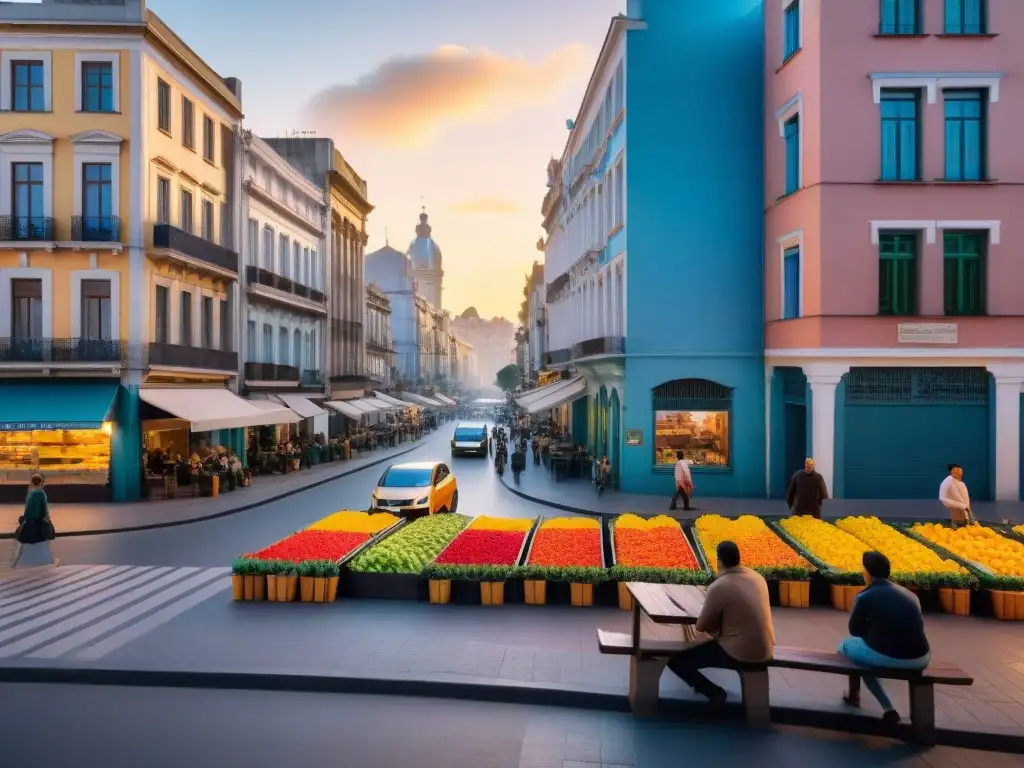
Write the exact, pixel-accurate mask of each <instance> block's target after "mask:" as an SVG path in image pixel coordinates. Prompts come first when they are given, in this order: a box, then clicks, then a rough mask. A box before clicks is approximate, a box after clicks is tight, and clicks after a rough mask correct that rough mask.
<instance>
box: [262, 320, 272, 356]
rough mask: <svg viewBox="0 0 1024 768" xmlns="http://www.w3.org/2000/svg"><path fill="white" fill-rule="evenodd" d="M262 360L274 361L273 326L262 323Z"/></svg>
mask: <svg viewBox="0 0 1024 768" xmlns="http://www.w3.org/2000/svg"><path fill="white" fill-rule="evenodd" d="M263 362H264V363H272V362H274V326H272V325H271V324H270V323H264V324H263Z"/></svg>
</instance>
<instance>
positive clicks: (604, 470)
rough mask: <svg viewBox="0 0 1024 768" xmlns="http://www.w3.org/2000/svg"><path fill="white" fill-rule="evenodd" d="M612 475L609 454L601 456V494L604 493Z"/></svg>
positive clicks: (598, 487)
mask: <svg viewBox="0 0 1024 768" xmlns="http://www.w3.org/2000/svg"><path fill="white" fill-rule="evenodd" d="M611 477H612V463H611V462H610V461H608V457H607V456H603V457H601V460H600V461H599V462H598V463H597V494H598V496H601V495H603V494H604V491H605V488H607V487H608V484H609V482H610V481H611Z"/></svg>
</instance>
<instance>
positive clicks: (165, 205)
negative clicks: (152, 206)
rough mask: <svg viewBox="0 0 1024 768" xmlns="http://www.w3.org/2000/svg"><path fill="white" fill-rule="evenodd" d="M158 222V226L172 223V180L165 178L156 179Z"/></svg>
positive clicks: (158, 177)
mask: <svg viewBox="0 0 1024 768" xmlns="http://www.w3.org/2000/svg"><path fill="white" fill-rule="evenodd" d="M156 221H157V224H170V223H171V180H170V179H165V178H164V177H163V176H157V179H156Z"/></svg>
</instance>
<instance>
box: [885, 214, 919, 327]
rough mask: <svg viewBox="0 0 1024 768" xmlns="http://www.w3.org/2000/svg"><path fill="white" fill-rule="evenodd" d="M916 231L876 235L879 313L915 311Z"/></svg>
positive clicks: (910, 313) (901, 313) (914, 313)
mask: <svg viewBox="0 0 1024 768" xmlns="http://www.w3.org/2000/svg"><path fill="white" fill-rule="evenodd" d="M917 239H918V238H917V234H916V233H913V232H882V233H879V235H878V314H880V315H916V314H917Z"/></svg>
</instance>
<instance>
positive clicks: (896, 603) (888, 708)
mask: <svg viewBox="0 0 1024 768" xmlns="http://www.w3.org/2000/svg"><path fill="white" fill-rule="evenodd" d="M861 563H862V564H863V566H864V583H865V584H867V586H866V587H865V588H864V590H863V591H862V592H861V593H860V594H858V595H857V597H855V598H854V600H853V610H852V611H851V613H850V635H851V636H850V637H848V638H846V639H845V640H843V641H842V642H841V643H840V644H839V647H838V648H837V649H836V650H837V651H838V652H839V653H841V654H842V655H843V656H845V657H846V658H848V659H849V660H850V661H852V662H854V663H855V664H860V665H861V666H864V667H876V668H879V669H924V668H925V667H927V666H928V662H929V661H931V648H930V647H929V645H928V638H927V637H926V636H925V633H924V618H923V617H922V616H921V602H920V601H919V600H918V599H917V596H916V595H915V594H914V593H913V592H911V591H910V590H909V589H904V588H903V587H901V586H899V585H898V584H893V583H892V582H891V581H889V575H890V571H891V566H890V564H889V558H887V557H886V556H885V555H883V554H882V553H881V552H865V553H864V554H863V556H862V557H861ZM861 678H862V679H863V680H864V685H866V686H867V689H868V690H869V691H871V695H872V696H874V697H875V698H876V699H877V700H878V703H879V704H881V705H882V710H883V711H884V714H883V715H882V720H883V721H885V723H887V724H889V725H895V724H896V723H898V722H899V721H900V714H899V712H897V711H896V709H895V708H894V707H893V705H892V702H891V701H890V700H889V697H888V696H887V695H886V693H885V688H883V687H882V683H881V681H880V680H879V679H878V678H877V677H875V676H874V675H861ZM843 701H845V702H846V703H847V704H849V705H850V706H852V707H859V706H860V696H859V695H858V694H855V693H847V694H846V695H845V696H843Z"/></svg>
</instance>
